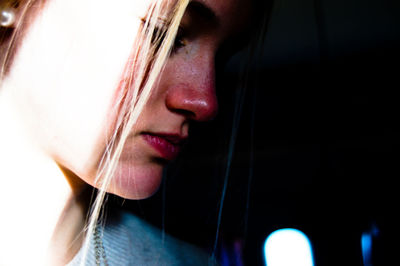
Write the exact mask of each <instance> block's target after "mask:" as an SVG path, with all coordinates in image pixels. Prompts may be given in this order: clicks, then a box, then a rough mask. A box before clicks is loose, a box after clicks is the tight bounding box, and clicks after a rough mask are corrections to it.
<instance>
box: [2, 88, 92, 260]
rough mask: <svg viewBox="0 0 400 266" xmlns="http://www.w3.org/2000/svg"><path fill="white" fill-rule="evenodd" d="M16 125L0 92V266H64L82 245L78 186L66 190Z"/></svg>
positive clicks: (12, 110)
mask: <svg viewBox="0 0 400 266" xmlns="http://www.w3.org/2000/svg"><path fill="white" fill-rule="evenodd" d="M19 121H20V119H19V117H18V115H17V112H16V110H15V108H13V104H12V100H10V99H9V97H7V95H6V94H5V93H4V92H3V93H2V92H1V90H0V124H1V125H2V126H1V130H0V147H1V149H0V212H1V215H2V218H1V219H0V236H1V238H0V250H1V256H0V264H1V265H3V264H5V265H10V264H12V265H14V264H18V265H32V262H35V263H37V264H38V265H44V264H46V263H49V264H51V265H57V264H65V263H67V262H68V261H69V260H70V259H72V258H73V256H74V255H75V254H76V252H77V251H78V250H79V248H80V246H81V244H82V233H81V232H82V231H83V227H84V224H85V218H86V210H87V207H86V206H85V204H83V203H84V202H85V200H84V199H83V198H82V196H80V195H81V191H82V186H79V188H80V189H78V187H77V186H73V185H71V184H72V183H74V184H76V182H72V183H71V182H69V181H71V180H69V179H68V178H66V176H68V175H66V172H65V171H64V172H63V171H62V169H60V167H59V166H58V165H57V164H56V163H55V162H54V161H53V160H52V159H51V158H49V157H48V156H46V155H45V154H44V153H43V152H41V151H40V149H38V148H37V146H35V145H34V144H32V143H33V142H32V141H31V139H30V138H29V136H27V134H24V132H26V130H24V128H23V126H21V125H22V123H19ZM67 174H70V175H71V174H72V173H67ZM69 177H70V176H69ZM73 178H77V177H76V176H75V177H73ZM48 254H52V255H51V257H49V256H48Z"/></svg>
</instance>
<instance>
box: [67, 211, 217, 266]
mask: <svg viewBox="0 0 400 266" xmlns="http://www.w3.org/2000/svg"><path fill="white" fill-rule="evenodd" d="M102 233H103V237H102V241H103V246H104V250H105V253H106V258H107V262H108V265H110V266H112V265H121V266H122V265H146V266H147V265H149V266H150V265H154V266H156V265H157V266H160V265H174V266H178V265H182V266H183V265H185V266H186V265H199V266H200V265H216V264H215V263H214V262H212V261H211V260H210V258H209V256H208V255H207V254H206V253H205V252H203V251H202V250H201V249H199V248H196V247H194V246H192V245H190V244H188V243H185V242H183V241H180V240H178V239H176V238H173V237H171V236H168V235H166V236H165V239H164V241H163V239H162V232H161V230H159V229H158V228H155V227H153V226H152V225H150V224H148V223H146V222H145V221H143V220H141V219H140V218H138V217H136V216H134V215H132V214H130V213H127V212H120V213H117V214H113V215H112V217H108V219H107V223H106V225H105V226H104V229H103V231H102ZM91 242H92V244H91V246H90V248H89V253H88V255H87V258H86V263H85V265H96V260H95V249H94V240H93V239H92V241H91ZM82 255H83V250H82V249H81V250H80V251H79V252H78V253H77V255H76V256H75V257H74V259H73V260H72V261H71V262H70V263H69V264H68V265H69V266H77V265H80V261H81V259H82ZM101 265H104V264H103V262H102V263H101Z"/></svg>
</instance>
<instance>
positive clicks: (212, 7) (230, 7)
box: [188, 0, 251, 32]
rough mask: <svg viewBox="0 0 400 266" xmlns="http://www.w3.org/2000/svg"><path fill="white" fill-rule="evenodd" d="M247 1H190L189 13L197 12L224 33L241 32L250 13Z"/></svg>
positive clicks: (249, 2)
mask: <svg viewBox="0 0 400 266" xmlns="http://www.w3.org/2000/svg"><path fill="white" fill-rule="evenodd" d="M250 9H251V1H249V0H192V1H191V2H190V3H189V6H188V11H189V12H196V11H197V12H198V13H201V15H203V16H205V18H207V16H208V17H209V18H210V19H211V17H212V16H214V17H215V22H216V23H215V24H216V26H218V27H219V28H220V29H221V30H222V31H224V32H234V31H241V30H243V29H244V28H245V26H246V25H247V22H248V20H249V16H250V12H251V10H250Z"/></svg>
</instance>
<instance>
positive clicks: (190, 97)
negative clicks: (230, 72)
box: [167, 53, 218, 121]
mask: <svg viewBox="0 0 400 266" xmlns="http://www.w3.org/2000/svg"><path fill="white" fill-rule="evenodd" d="M167 107H168V108H169V109H171V110H173V111H175V112H180V113H184V114H185V115H186V116H187V117H188V118H189V119H192V120H196V121H207V120H210V119H212V118H214V117H215V115H216V113H217V111H218V103H217V98H216V93H215V67H214V57H213V56H212V55H211V54H204V53H203V54H202V55H201V56H198V57H196V58H193V59H192V60H190V61H189V62H188V63H187V66H186V67H184V68H183V70H182V73H181V82H179V83H178V85H177V86H176V87H173V88H171V91H170V92H169V93H168V95H167Z"/></svg>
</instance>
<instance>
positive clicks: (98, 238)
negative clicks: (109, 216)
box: [94, 225, 108, 266]
mask: <svg viewBox="0 0 400 266" xmlns="http://www.w3.org/2000/svg"><path fill="white" fill-rule="evenodd" d="M100 226H101V225H97V226H96V228H95V230H94V252H95V259H96V265H97V266H100V265H101V262H102V261H103V263H104V265H105V266H108V262H107V257H106V251H105V249H104V245H103V239H102V233H101V232H100Z"/></svg>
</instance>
